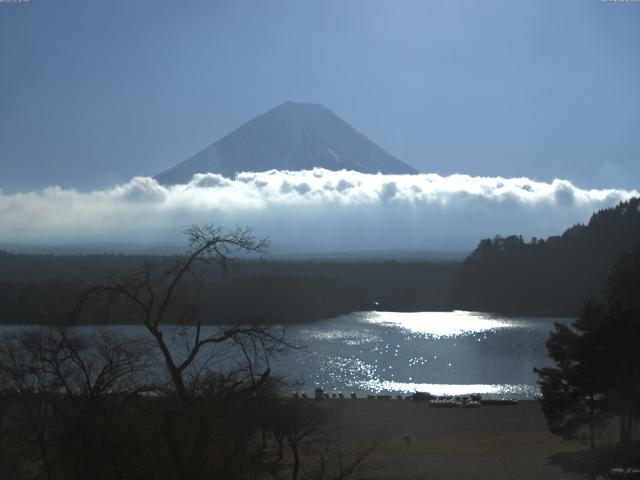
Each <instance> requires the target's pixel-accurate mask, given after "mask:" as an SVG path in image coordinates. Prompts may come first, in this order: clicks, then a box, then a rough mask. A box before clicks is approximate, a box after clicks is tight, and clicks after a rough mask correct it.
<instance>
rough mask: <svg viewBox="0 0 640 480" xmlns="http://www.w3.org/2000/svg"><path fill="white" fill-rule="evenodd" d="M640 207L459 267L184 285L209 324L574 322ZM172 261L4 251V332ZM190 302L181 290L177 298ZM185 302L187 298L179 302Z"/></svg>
mask: <svg viewBox="0 0 640 480" xmlns="http://www.w3.org/2000/svg"><path fill="white" fill-rule="evenodd" d="M639 208H640V199H638V198H634V199H632V200H629V201H627V202H622V203H620V204H619V205H617V206H616V207H613V208H609V209H604V210H601V211H598V212H596V213H594V214H593V216H592V217H591V219H590V221H589V223H588V224H587V225H575V226H573V227H571V228H569V229H568V230H567V231H565V232H564V233H563V234H562V235H561V236H555V237H549V238H548V239H546V240H544V239H535V238H534V239H532V240H530V241H525V240H524V239H523V238H522V237H521V236H510V237H499V236H498V237H495V238H493V239H485V240H482V241H481V242H480V243H479V245H478V247H477V248H476V249H475V250H474V251H473V252H472V253H471V254H470V255H469V256H468V257H467V258H466V259H465V260H464V261H463V262H401V261H378V262H375V261H238V262H235V263H233V264H232V265H231V268H230V269H229V271H228V273H227V274H225V273H223V272H221V271H220V270H219V269H216V268H214V267H210V268H207V269H206V270H204V269H203V270H202V271H201V272H200V274H199V275H198V278H199V281H198V282H196V281H195V280H193V281H192V283H191V284H190V285H189V287H188V289H189V292H188V293H189V295H183V296H184V297H185V298H187V297H190V299H189V300H188V301H193V300H197V302H194V303H197V304H198V305H199V309H200V313H201V314H202V315H204V316H205V318H206V319H207V320H206V321H207V322H208V323H228V322H231V323H236V322H248V321H249V322H264V323H297V322H306V321H313V320H319V319H323V318H329V317H333V316H336V315H340V314H344V313H349V312H353V311H361V310H372V309H378V310H393V311H420V310H448V309H465V310H479V311H491V312H501V313H514V314H531V315H569V316H570V315H575V314H577V313H578V312H579V310H580V308H581V306H582V304H583V302H584V301H585V299H592V300H596V301H597V300H598V299H600V298H602V294H603V291H604V287H605V284H606V280H607V275H608V274H609V272H610V271H611V269H612V268H613V266H614V264H615V263H616V261H617V260H618V258H620V256H621V255H622V254H624V253H625V252H629V251H631V250H633V249H634V248H635V247H636V246H637V245H639V244H640V209H639ZM173 260H174V259H172V257H146V256H124V255H89V256H68V255H66V256H53V255H14V254H10V253H3V252H0V323H4V324H12V323H55V322H57V321H59V320H61V319H64V316H65V315H66V313H67V312H68V311H69V310H70V309H71V308H72V306H73V305H74V303H75V301H76V299H77V297H78V293H79V292H81V291H82V290H83V289H85V288H87V287H89V286H91V285H95V284H98V283H101V282H104V281H105V279H106V278H107V277H108V276H109V275H110V274H112V273H113V272H119V273H120V274H121V275H125V276H126V275H127V272H134V271H135V269H136V268H137V267H138V266H139V265H141V264H143V263H145V262H149V261H152V262H154V263H155V264H157V266H158V267H159V268H162V267H168V266H169V265H170V264H171V262H172V261H173ZM185 293H187V292H185ZM185 301H187V300H185ZM130 320H131V319H130V318H128V317H127V315H126V312H120V311H118V309H117V308H115V309H114V308H113V306H111V308H110V309H108V311H107V309H104V310H100V309H97V308H94V310H92V311H89V312H86V314H85V315H84V316H83V321H85V322H87V323H104V322H105V321H109V322H111V323H127V322H129V321H130Z"/></svg>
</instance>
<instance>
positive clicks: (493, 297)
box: [451, 198, 640, 315]
mask: <svg viewBox="0 0 640 480" xmlns="http://www.w3.org/2000/svg"><path fill="white" fill-rule="evenodd" d="M639 243H640V199H638V198H634V199H631V200H629V201H627V202H622V203H620V204H618V205H617V206H615V207H613V208H608V209H604V210H600V211H598V212H596V213H594V214H593V215H592V216H591V219H590V220H589V223H588V224H587V225H575V226H573V227H571V228H569V229H568V230H566V231H565V232H564V233H563V234H562V235H561V236H554V237H549V238H548V239H546V240H541V239H540V240H539V239H535V238H534V239H532V240H531V241H530V242H527V241H525V240H524V239H523V238H522V237H521V236H510V237H495V238H493V239H486V240H482V241H481V242H480V244H479V245H478V247H477V248H476V249H475V250H474V251H473V252H472V253H471V255H469V256H468V257H467V258H466V259H465V261H464V262H463V263H462V264H461V265H460V266H459V267H458V268H457V270H456V273H455V276H454V279H453V285H452V296H451V299H452V303H453V305H455V306H456V307H458V308H462V309H469V310H482V311H499V312H505V313H508V312H513V313H530V314H538V315H575V314H576V313H577V312H578V311H579V310H580V308H581V306H582V304H583V302H584V301H585V299H593V300H594V301H599V300H601V299H602V298H603V294H604V289H605V286H606V281H607V276H608V275H609V273H610V272H611V269H612V267H613V266H614V265H615V263H616V261H617V260H618V258H619V257H620V256H621V255H623V254H624V253H627V252H630V251H632V250H633V249H634V248H635V247H636V246H637V245H638V244H639Z"/></svg>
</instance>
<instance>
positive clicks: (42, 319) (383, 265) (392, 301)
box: [0, 252, 455, 324]
mask: <svg viewBox="0 0 640 480" xmlns="http://www.w3.org/2000/svg"><path fill="white" fill-rule="evenodd" d="M173 260H174V259H173V258H171V257H142V256H118V255H115V256H113V255H93V256H91V255H90V256H66V255H65V256H54V255H12V254H7V253H2V252H0V323H4V324H14V323H53V322H56V321H58V320H60V319H62V318H64V316H65V315H66V314H67V312H68V311H69V310H70V309H71V308H72V306H73V304H74V302H75V301H76V300H77V298H78V293H79V292H80V291H82V290H83V289H84V288H87V287H89V286H91V285H95V284H97V283H102V282H104V280H105V279H106V277H107V276H108V275H109V274H111V273H112V272H119V273H120V274H122V275H125V276H126V275H128V274H129V273H132V272H135V270H136V268H137V267H138V266H139V265H141V264H142V263H143V262H148V261H153V262H155V263H156V264H157V265H158V267H159V268H162V267H163V266H166V265H167V264H169V263H170V262H172V261H173ZM454 269H455V264H453V263H437V262H412V263H409V262H347V261H340V262H337V261H336V262H329V261H327V262H323V261H315V262H314V261H281V262H275V261H238V262H235V263H233V264H232V265H231V266H230V269H229V272H228V274H227V275H225V274H223V273H222V272H221V271H220V270H219V269H217V268H216V267H213V266H211V267H210V268H207V269H206V271H204V272H201V273H202V274H201V275H199V277H200V282H199V283H198V282H195V281H193V280H191V281H190V283H188V284H187V286H186V287H185V290H188V291H185V292H183V293H182V294H181V297H182V298H184V299H188V300H189V301H194V300H195V301H196V302H197V304H198V306H199V309H200V312H201V313H202V314H203V316H204V317H205V318H206V319H207V322H209V323H225V322H237V321H259V322H267V323H274V322H275V323H291V322H301V321H311V320H318V319H323V318H330V317H333V316H336V315H340V314H344V313H349V312H353V311H359V310H371V309H374V308H377V309H381V310H399V311H403V310H404V311H419V310H434V309H446V308H448V307H449V306H450V301H449V285H450V283H451V276H452V274H453V271H454ZM105 311H106V310H104V311H103V310H93V311H91V312H89V313H88V314H87V315H85V316H84V319H83V321H85V322H87V323H105V322H113V323H127V322H128V321H130V318H129V317H128V316H127V315H126V314H125V313H122V314H120V313H118V311H117V310H114V309H111V311H110V312H109V318H107V317H106V316H105V315H106V313H105Z"/></svg>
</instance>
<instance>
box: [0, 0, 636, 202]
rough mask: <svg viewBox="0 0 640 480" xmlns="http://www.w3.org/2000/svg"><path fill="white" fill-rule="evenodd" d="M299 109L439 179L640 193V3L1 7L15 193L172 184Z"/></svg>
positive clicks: (0, 93) (0, 61) (0, 152)
mask: <svg viewBox="0 0 640 480" xmlns="http://www.w3.org/2000/svg"><path fill="white" fill-rule="evenodd" d="M287 100H294V101H309V102H319V103H322V104H324V105H326V106H327V107H329V108H331V109H332V110H334V111H335V112H336V113H337V114H338V115H340V116H342V117H343V118H344V119H345V120H347V121H348V122H350V123H352V124H353V125H354V126H355V127H356V128H358V129H359V130H360V131H361V132H362V133H364V134H366V135H368V136H369V137H371V138H372V139H373V140H374V141H376V142H377V143H379V144H380V145H381V146H383V147H384V148H386V149H387V150H389V151H390V152H391V153H393V154H394V155H396V156H397V157H399V158H401V159H402V160H404V161H406V162H409V163H411V164H412V165H414V166H415V167H417V168H418V169H420V170H422V171H425V172H437V173H440V174H449V173H453V172H461V173H468V174H472V175H491V176H495V175H502V176H507V177H511V176H528V177H531V178H533V179H537V180H545V181H547V180H551V179H553V178H554V177H561V178H568V179H570V180H572V181H574V182H576V183H577V184H578V185H580V186H598V187H614V186H615V187H625V188H631V187H637V186H638V185H640V3H638V2H636V3H633V2H630V3H619V2H616V3H614V2H601V1H600V0H539V1H513V0H505V1H489V0H485V1H477V0H473V1H471V0H470V1H452V0H446V1H444V0H443V1H437V2H435V1H425V0H418V1H388V0H384V1H373V0H367V1H349V0H338V1H314V2H311V1H300V0H296V1H244V2H240V1H225V2H221V1H197V0H188V1H187V0H181V1H178V0H174V1H165V0H163V1H160V0H148V1H143V0H129V1H105V2H99V1H88V0H73V1H72V0H46V1H45V0H30V1H28V2H25V3H0V188H2V189H3V190H5V191H14V190H16V189H31V188H34V187H39V186H44V185H48V184H60V185H63V186H77V187H81V188H93V187H96V186H104V185H108V184H112V183H114V182H116V181H126V180H127V179H128V178H130V177H131V176H133V175H153V174H156V173H159V172H160V171H162V170H164V169H166V168H168V167H170V166H172V165H174V164H175V163H177V162H179V161H181V160H184V159H185V158H186V157H188V156H190V155H192V154H193V153H195V152H196V151H198V150H199V149H201V148H203V147H205V146H206V145H208V144H210V143H212V142H213V141H215V140H217V139H218V138H219V137H221V136H222V135H224V134H226V133H228V132H229V131H230V130H232V129H233V128H235V127H237V126H238V125H239V124H241V123H243V122H244V121H246V120H249V119H250V118H252V117H254V116H255V115H256V114H259V113H262V112H264V111H266V110H268V109H270V108H272V107H273V106H275V105H277V104H279V103H282V102H284V101H287Z"/></svg>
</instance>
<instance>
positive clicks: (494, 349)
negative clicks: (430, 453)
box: [283, 311, 569, 399]
mask: <svg viewBox="0 0 640 480" xmlns="http://www.w3.org/2000/svg"><path fill="white" fill-rule="evenodd" d="M555 321H561V322H566V321H569V319H561V318H533V317H506V316H500V315H491V314H485V313H477V312H464V311H452V312H415V313H402V312H377V311H373V312H358V313H353V314H350V315H343V316H340V317H337V318H333V319H329V320H325V321H322V322H318V323H315V324H310V325H305V326H298V327H293V328H292V331H293V332H295V334H296V336H297V338H298V339H299V341H300V342H301V343H303V344H305V345H307V347H308V348H307V349H306V350H305V352H304V354H301V355H299V356H297V358H295V359H294V358H287V359H285V360H284V362H283V363H284V364H286V372H287V374H286V376H287V377H288V378H297V379H300V380H302V381H303V382H304V384H305V385H306V386H307V387H312V386H313V387H315V386H321V387H323V388H324V389H326V390H328V391H343V392H345V391H355V392H357V393H358V395H361V394H362V395H364V394H368V393H376V394H380V393H388V394H405V395H406V394H411V393H413V392H416V391H418V392H420V391H421V392H429V393H432V394H434V395H464V394H470V393H479V394H483V395H488V396H503V395H504V396H513V397H516V398H521V399H522V398H535V397H536V396H537V395H538V394H539V389H538V386H537V384H536V381H537V378H536V376H535V374H534V372H533V369H534V367H540V366H546V365H548V364H549V359H548V357H547V355H546V349H545V341H546V339H547V337H548V335H549V332H550V331H551V329H552V328H553V323H554V322H555Z"/></svg>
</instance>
